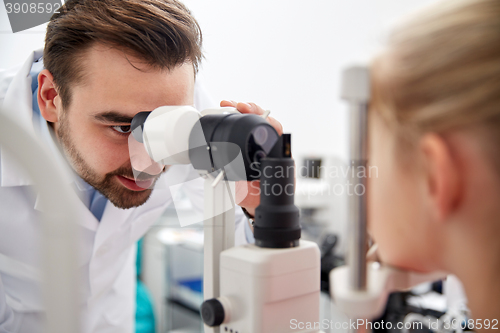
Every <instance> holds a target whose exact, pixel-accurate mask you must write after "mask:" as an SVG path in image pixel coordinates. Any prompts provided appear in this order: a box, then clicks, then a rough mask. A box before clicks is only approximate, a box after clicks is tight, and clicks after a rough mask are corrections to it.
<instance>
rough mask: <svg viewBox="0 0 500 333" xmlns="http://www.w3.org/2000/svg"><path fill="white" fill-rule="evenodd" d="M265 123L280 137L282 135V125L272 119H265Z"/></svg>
mask: <svg viewBox="0 0 500 333" xmlns="http://www.w3.org/2000/svg"><path fill="white" fill-rule="evenodd" d="M267 121H268V122H269V123H270V124H271V126H272V127H274V129H275V130H276V132H278V135H280V136H281V134H283V125H281V123H280V122H279V121H277V120H276V119H274V118H273V117H267Z"/></svg>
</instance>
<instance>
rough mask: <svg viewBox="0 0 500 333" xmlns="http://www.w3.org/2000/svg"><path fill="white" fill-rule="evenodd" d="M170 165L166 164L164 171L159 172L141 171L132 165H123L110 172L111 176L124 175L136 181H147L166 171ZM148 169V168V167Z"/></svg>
mask: <svg viewBox="0 0 500 333" xmlns="http://www.w3.org/2000/svg"><path fill="white" fill-rule="evenodd" d="M169 167H170V166H169V165H167V166H164V167H163V169H162V171H161V172H160V173H158V174H149V173H147V172H145V171H139V170H135V169H134V168H132V166H131V165H129V166H126V167H121V168H118V169H116V170H115V171H113V172H112V173H110V174H109V175H110V176H114V175H116V176H122V177H125V178H129V179H135V180H136V181H147V180H151V179H156V178H158V177H159V176H160V175H161V174H162V173H165V172H166V171H167V170H168V169H169ZM146 170H147V169H146Z"/></svg>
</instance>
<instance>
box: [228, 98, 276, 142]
mask: <svg viewBox="0 0 500 333" xmlns="http://www.w3.org/2000/svg"><path fill="white" fill-rule="evenodd" d="M220 106H222V107H224V106H232V107H235V108H236V109H237V110H238V111H239V112H241V113H251V114H256V115H259V116H261V115H263V114H264V109H263V108H261V107H260V106H258V105H257V104H255V103H242V102H239V103H236V102H235V101H230V100H223V101H221V102H220ZM266 119H267V121H268V122H269V123H270V124H271V126H273V127H274V129H275V130H276V132H278V134H279V135H281V134H283V126H282V125H281V123H280V122H279V121H277V120H276V119H274V118H273V117H267V118H266Z"/></svg>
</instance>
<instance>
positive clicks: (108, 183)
mask: <svg viewBox="0 0 500 333" xmlns="http://www.w3.org/2000/svg"><path fill="white" fill-rule="evenodd" d="M66 112H67V111H66ZM57 136H58V139H59V142H60V144H61V146H62V148H63V150H64V152H65V155H66V159H67V160H68V162H69V163H70V164H71V166H72V167H73V169H74V170H75V172H76V173H77V174H78V175H79V176H80V177H81V178H82V179H83V180H84V181H85V182H87V183H88V184H90V185H91V186H92V187H94V188H95V189H96V190H97V191H99V192H100V193H101V194H102V195H104V196H105V197H106V198H107V199H108V200H109V201H111V202H112V203H113V205H115V206H116V207H118V208H122V209H127V208H132V207H138V206H141V205H142V204H144V203H145V202H146V201H147V200H148V199H149V197H150V196H151V192H152V189H151V188H152V187H153V185H154V183H155V182H156V181H157V180H158V177H157V178H156V179H155V181H154V183H153V185H152V186H150V187H151V188H148V189H145V190H144V191H132V190H129V189H128V188H126V187H125V186H123V185H121V184H119V183H118V180H117V177H116V176H123V177H126V178H129V179H134V173H133V170H132V165H131V163H130V160H129V161H128V162H127V163H126V165H123V166H121V167H119V168H118V169H116V170H114V171H112V172H109V173H107V174H106V175H104V176H99V174H98V173H97V172H95V170H93V169H92V168H91V167H90V166H89V165H88V164H87V163H86V162H85V160H84V159H83V158H82V156H81V154H80V153H79V151H78V150H77V149H76V146H75V145H74V144H73V141H72V140H71V136H70V129H69V126H68V122H67V120H66V116H65V115H63V116H62V118H61V119H60V122H59V127H58V129H57Z"/></svg>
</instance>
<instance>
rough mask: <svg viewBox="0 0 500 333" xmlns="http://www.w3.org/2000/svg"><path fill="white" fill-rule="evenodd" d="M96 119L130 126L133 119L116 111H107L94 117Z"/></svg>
mask: <svg viewBox="0 0 500 333" xmlns="http://www.w3.org/2000/svg"><path fill="white" fill-rule="evenodd" d="M94 119H96V120H97V121H100V122H105V123H117V124H130V123H131V122H132V117H129V116H126V115H124V114H121V113H119V112H116V111H106V112H101V113H98V114H96V115H94Z"/></svg>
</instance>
